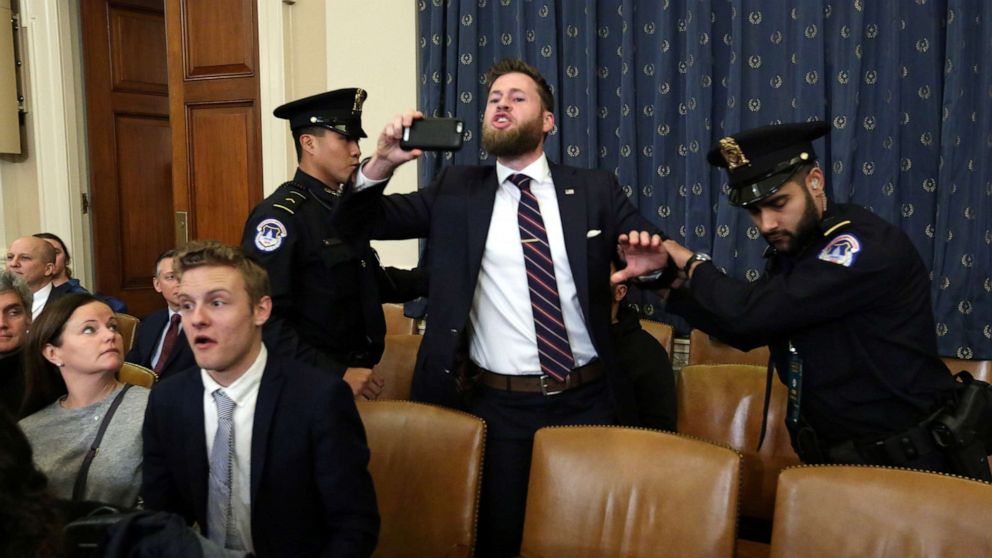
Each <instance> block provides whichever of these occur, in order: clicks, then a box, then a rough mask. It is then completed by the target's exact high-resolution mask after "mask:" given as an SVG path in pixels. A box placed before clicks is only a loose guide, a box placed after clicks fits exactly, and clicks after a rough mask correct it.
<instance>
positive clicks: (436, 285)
mask: <svg viewBox="0 0 992 558" xmlns="http://www.w3.org/2000/svg"><path fill="white" fill-rule="evenodd" d="M550 167H551V177H552V180H553V181H554V184H555V191H556V192H557V195H558V210H559V212H560V214H561V221H562V228H563V229H564V230H563V232H564V236H565V250H566V252H567V253H568V261H569V264H570V266H571V269H572V278H573V280H574V281H575V287H576V289H577V291H578V296H579V302H580V305H581V306H582V314H583V317H584V318H585V322H586V326H587V327H588V328H589V332H590V334H591V337H592V341H593V344H594V345H595V347H596V351H597V353H599V356H600V359H602V360H603V361H604V364H605V365H606V369H607V371H608V376H609V379H610V386H611V388H612V393H613V396H614V398H615V403H616V404H617V411H618V418H619V419H620V421H621V422H623V423H636V420H637V419H636V417H634V416H633V413H629V412H627V411H628V410H630V409H633V408H634V405H633V392H632V388H631V385H630V382H629V380H628V379H627V378H626V376H625V375H624V374H623V373H622V372H620V371H619V370H617V368H618V367H617V366H615V359H614V355H613V351H612V349H611V341H610V302H611V292H610V261H611V259H612V257H613V255H614V254H615V253H616V243H617V236H618V235H620V234H621V233H626V232H630V231H631V230H648V231H656V230H657V228H656V227H655V226H654V225H652V224H651V223H650V222H649V221H647V220H646V219H644V218H643V217H642V216H641V215H640V214H639V213H638V211H637V208H635V207H634V206H633V205H632V204H631V203H630V201H629V200H628V199H627V196H626V195H625V194H624V192H623V190H622V189H621V188H620V187H619V185H618V184H617V181H616V178H615V177H614V175H613V174H612V173H609V172H606V171H601V170H590V169H578V168H574V167H565V166H561V165H555V164H551V165H550ZM384 187H385V186H384V185H380V186H376V187H373V188H368V189H366V190H362V191H361V192H358V193H355V192H354V191H353V190H352V189H351V188H348V189H347V191H346V193H345V195H344V196H343V197H342V203H341V204H339V211H338V212H336V213H335V216H334V218H335V222H336V224H338V226H339V227H340V228H341V229H343V230H346V231H348V232H349V234H367V235H369V236H371V237H372V238H378V239H384V240H388V239H402V238H418V237H426V238H427V240H428V242H427V246H428V248H429V250H428V254H427V261H426V262H421V265H426V266H427V269H428V277H430V281H429V286H428V290H429V300H430V318H429V319H428V320H427V331H426V332H425V334H424V340H423V342H422V343H421V345H420V352H419V353H418V355H417V368H416V372H415V375H414V381H413V396H414V398H416V399H419V400H423V401H428V402H433V403H440V404H443V405H449V406H458V405H459V398H458V395H457V393H456V374H454V373H453V372H454V371H456V370H457V369H458V366H459V355H460V354H461V355H464V351H461V350H460V349H461V347H462V345H463V343H464V339H463V337H464V334H465V331H466V328H467V327H468V321H469V320H468V316H469V311H470V310H471V307H472V298H473V295H474V293H475V288H476V284H477V283H478V278H479V270H480V268H481V266H482V256H483V252H484V251H485V246H486V237H487V235H488V232H489V222H490V220H491V218H492V213H493V206H494V204H495V200H496V190H497V188H498V187H499V185H498V184H497V178H496V167H495V166H453V167H447V168H445V169H444V170H443V171H441V173H440V174H439V175H438V176H437V177H436V178H435V179H434V181H433V182H432V183H431V184H430V186H428V187H427V188H425V189H422V190H419V191H417V192H414V193H410V194H393V195H389V196H382V195H381V192H382V189H383V188H384Z"/></svg>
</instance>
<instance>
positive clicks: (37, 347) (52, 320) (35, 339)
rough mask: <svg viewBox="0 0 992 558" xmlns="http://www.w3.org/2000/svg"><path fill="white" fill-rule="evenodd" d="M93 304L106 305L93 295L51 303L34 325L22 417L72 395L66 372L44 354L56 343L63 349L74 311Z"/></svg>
mask: <svg viewBox="0 0 992 558" xmlns="http://www.w3.org/2000/svg"><path fill="white" fill-rule="evenodd" d="M91 302H99V303H100V304H106V303H104V302H103V301H102V300H100V299H98V298H96V297H94V296H93V295H91V294H89V293H72V294H67V295H65V296H63V297H60V298H57V299H55V300H53V301H50V302H49V303H48V304H46V305H45V309H44V310H42V312H41V315H40V316H38V319H37V320H35V321H34V323H32V324H31V331H29V332H28V340H27V343H25V346H24V401H23V403H22V404H21V416H22V417H26V416H28V415H30V414H32V413H34V412H36V411H38V410H40V409H42V408H44V407H45V406H47V405H50V404H51V403H52V402H53V401H55V400H56V399H58V398H59V397H62V396H63V395H66V394H67V393H69V390H68V389H67V388H66V386H65V380H63V379H62V373H61V372H59V368H58V366H55V365H54V364H52V363H51V362H48V359H46V358H45V355H43V354H42V351H44V350H45V346H47V345H48V344H52V345H54V346H56V347H61V346H62V332H63V331H65V323H66V322H68V321H69V318H70V317H72V314H73V312H75V311H76V309H77V308H79V307H81V306H85V305H87V304H89V303H91Z"/></svg>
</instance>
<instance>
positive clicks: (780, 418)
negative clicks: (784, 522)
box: [676, 364, 799, 520]
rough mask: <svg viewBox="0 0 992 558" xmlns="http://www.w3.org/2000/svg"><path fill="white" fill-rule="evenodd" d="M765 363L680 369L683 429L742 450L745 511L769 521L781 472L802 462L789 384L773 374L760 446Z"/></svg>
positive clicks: (743, 511) (680, 409) (678, 392)
mask: <svg viewBox="0 0 992 558" xmlns="http://www.w3.org/2000/svg"><path fill="white" fill-rule="evenodd" d="M765 374H766V368H765V367H764V366H750V365H746V364H715V365H694V366H686V367H685V368H683V369H682V370H681V372H680V376H681V377H680V379H679V382H678V386H677V388H676V393H677V394H678V425H679V432H681V433H683V434H688V435H691V436H699V437H700V438H704V439H707V440H713V441H715V442H718V443H721V444H727V445H729V446H731V447H733V448H736V449H738V450H740V451H741V452H742V453H743V454H744V469H743V471H744V487H743V491H742V493H741V515H742V516H745V517H755V518H759V519H766V520H769V519H771V518H772V515H773V513H774V509H775V487H776V483H777V481H778V474H779V472H780V471H781V470H782V469H784V468H785V467H788V466H791V465H797V464H799V457H798V456H797V455H796V453H795V451H793V449H792V443H791V441H790V439H789V432H788V430H787V429H786V428H785V422H784V419H785V412H786V400H787V398H788V394H787V391H786V388H785V386H784V385H783V384H782V382H780V381H779V380H778V378H773V379H772V394H771V401H770V402H769V405H768V426H767V432H766V433H765V441H764V443H762V445H761V450H760V451H757V447H758V438H759V436H760V433H761V411H762V406H763V404H764V397H765Z"/></svg>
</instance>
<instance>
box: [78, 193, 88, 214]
mask: <svg viewBox="0 0 992 558" xmlns="http://www.w3.org/2000/svg"><path fill="white" fill-rule="evenodd" d="M80 196H81V197H82V200H81V202H80V204H81V206H82V208H83V215H86V214H87V213H89V212H90V199H89V198H88V197H87V196H86V192H83V193H81V194H80Z"/></svg>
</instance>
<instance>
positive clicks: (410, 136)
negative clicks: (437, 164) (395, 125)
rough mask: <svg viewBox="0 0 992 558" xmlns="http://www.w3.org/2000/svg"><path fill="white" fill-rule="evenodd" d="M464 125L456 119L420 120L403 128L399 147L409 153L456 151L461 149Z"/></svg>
mask: <svg viewBox="0 0 992 558" xmlns="http://www.w3.org/2000/svg"><path fill="white" fill-rule="evenodd" d="M463 130H464V124H463V123H462V121H461V120H459V119H457V118H422V119H420V120H414V121H413V125H411V126H410V127H409V128H403V139H401V140H400V147H401V148H403V149H405V150H407V151H409V150H411V149H422V150H424V151H458V150H459V149H461V148H462V138H463V136H462V131H463Z"/></svg>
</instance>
